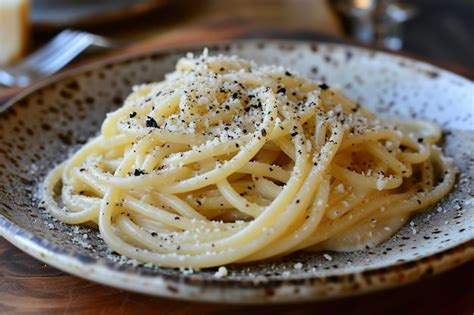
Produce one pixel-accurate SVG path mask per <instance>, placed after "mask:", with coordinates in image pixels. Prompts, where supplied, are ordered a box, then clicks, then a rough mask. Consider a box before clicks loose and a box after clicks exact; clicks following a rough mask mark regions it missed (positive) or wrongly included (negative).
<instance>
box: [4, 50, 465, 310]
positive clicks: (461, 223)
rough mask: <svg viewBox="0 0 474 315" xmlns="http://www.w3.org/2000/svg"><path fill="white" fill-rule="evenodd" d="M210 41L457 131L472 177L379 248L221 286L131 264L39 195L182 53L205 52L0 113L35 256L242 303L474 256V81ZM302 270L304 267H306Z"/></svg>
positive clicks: (95, 69) (9, 192)
mask: <svg viewBox="0 0 474 315" xmlns="http://www.w3.org/2000/svg"><path fill="white" fill-rule="evenodd" d="M207 46H208V47H209V49H210V52H211V53H225V54H237V55H239V56H242V57H245V58H250V59H253V60H255V61H256V62H258V63H263V64H270V63H272V64H283V65H285V66H288V67H290V68H293V69H296V70H298V71H300V72H302V73H303V74H305V75H307V76H308V77H310V78H313V79H317V80H321V81H324V82H327V83H329V84H331V85H337V86H340V87H341V88H342V89H343V90H344V91H345V93H346V94H348V95H349V96H351V97H353V98H355V99H357V100H359V101H360V102H362V103H363V104H366V105H367V106H369V107H371V108H373V109H375V110H377V111H378V112H381V113H384V114H396V115H399V116H417V117H423V118H427V119H432V120H435V121H437V122H438V123H439V124H441V125H442V126H443V128H444V129H445V135H446V136H445V150H446V151H447V153H448V154H449V155H451V156H452V157H454V159H455V161H456V164H457V166H458V167H459V169H460V170H461V175H460V177H459V179H458V183H457V184H456V187H455V189H454V191H453V192H452V193H451V194H450V195H449V197H447V198H446V199H445V200H443V201H442V202H441V203H440V204H439V205H436V206H434V207H433V209H432V210H431V211H428V212H426V213H423V214H420V215H418V216H417V217H415V218H414V219H413V223H412V224H411V225H407V226H406V227H404V228H403V229H402V230H401V231H400V232H399V233H397V234H396V235H395V236H394V237H392V238H391V239H390V240H388V241H386V242H385V243H383V244H382V245H381V246H379V247H377V248H375V249H370V250H366V251H359V252H353V253H327V254H329V256H328V255H324V256H323V255H322V254H321V253H304V252H303V253H296V254H293V255H290V256H287V257H284V258H282V259H279V260H275V261H271V262H262V263H257V264H247V265H231V266H229V267H228V270H229V274H228V276H227V277H225V278H221V279H217V278H215V277H214V276H213V274H214V273H215V271H216V270H215V269H208V270H203V271H199V272H194V273H192V274H189V273H188V274H186V273H183V272H181V271H179V270H174V269H166V268H159V267H154V266H143V265H136V264H133V263H130V262H127V261H125V260H123V259H121V257H119V256H116V255H114V254H111V253H110V252H108V250H107V247H106V245H105V244H104V242H103V241H102V240H101V239H100V238H98V237H97V234H96V233H94V232H88V231H87V229H85V228H78V227H72V226H67V225H65V224H62V223H61V222H58V221H55V220H53V219H51V218H50V217H48V216H47V214H46V213H45V212H44V209H41V208H40V207H39V206H38V200H37V198H36V197H35V191H36V190H37V187H38V185H39V183H40V182H41V181H42V180H43V178H44V176H45V174H46V173H47V171H48V170H50V169H51V168H52V167H53V166H54V165H55V164H56V163H57V162H59V161H62V160H64V159H65V158H66V157H67V156H68V154H69V153H70V152H71V151H73V150H75V149H77V148H78V147H79V146H80V145H82V144H83V143H84V142H85V141H86V140H87V139H88V138H89V137H91V136H92V135H94V134H95V133H96V132H97V131H98V130H99V126H100V124H101V122H102V120H103V119H104V116H105V114H106V113H107V112H109V111H111V110H113V109H114V108H116V107H118V106H120V105H121V103H122V100H123V99H124V97H125V96H126V95H127V94H128V93H129V92H130V88H131V86H132V85H134V84H136V83H143V82H149V81H157V80H161V79H162V78H163V75H164V73H166V72H168V71H170V70H172V69H173V66H174V64H175V62H176V60H177V59H178V58H179V57H181V56H183V55H184V54H185V52H187V51H193V52H200V51H202V48H203V47H204V45H203V46H201V47H190V48H189V47H188V48H180V49H175V50H166V51H159V52H153V53H149V54H145V55H140V56H132V57H128V58H126V59H120V60H115V61H112V62H109V63H105V64H96V65H93V66H89V67H85V68H82V69H78V70H74V71H72V72H69V73H65V74H64V75H61V76H58V77H56V78H53V79H51V80H48V81H46V82H44V83H42V84H41V85H40V86H37V87H35V88H33V89H31V90H30V91H28V92H26V93H23V94H22V95H20V96H18V97H16V98H15V99H14V100H13V101H12V102H10V104H9V105H8V108H5V109H4V110H3V111H2V112H1V114H0V176H1V177H0V178H1V180H0V214H1V215H0V232H1V234H3V236H4V237H5V238H7V239H8V240H9V241H11V242H12V243H13V244H15V245H16V246H18V247H19V248H21V249H23V250H24V251H25V252H27V253H29V254H30V255H32V256H35V257H36V258H38V259H40V260H42V261H44V262H46V263H48V264H51V265H53V266H55V267H57V268H59V269H62V270H64V271H67V272H70V273H72V274H75V275H78V276H80V277H83V278H87V279H90V280H93V281H97V282H100V283H104V284H107V285H111V286H114V287H119V288H123V289H127V290H132V291H138V292H144V293H148V294H153V295H159V296H168V297H175V298H181V299H189V300H200V301H216V302H235V303H268V302H288V301H291V302H295V301H303V300H317V299H323V298H327V297H337V296H345V295H351V294H357V293H361V292H367V291H372V290H377V289H381V288H386V287H391V286H395V285H400V284H403V283H408V282H411V281H414V280H417V279H420V278H422V277H424V276H428V275H431V274H434V273H438V272H441V271H444V270H447V269H449V268H453V267H455V266H457V265H459V264H461V263H463V262H466V261H468V260H470V259H472V258H473V257H474V240H473V239H474V198H473V192H472V178H473V175H474V165H473V164H474V163H473V159H472V153H473V147H474V126H473V110H474V99H473V97H474V84H473V82H471V81H469V80H467V79H464V78H462V77H460V76H458V75H455V74H452V73H449V72H447V71H444V70H442V69H439V68H436V67H434V66H431V65H428V64H425V63H421V62H417V61H413V60H409V59H406V58H401V57H398V56H394V55H390V54H386V53H380V52H375V51H369V50H365V49H361V48H355V47H349V46H341V45H332V44H314V43H303V42H275V41H241V42H231V43H218V44H210V45H207ZM85 233H88V234H89V236H88V237H87V238H83V234H85ZM325 257H326V258H325ZM328 257H332V258H331V259H328ZM297 263H301V264H302V268H295V264H297ZM300 266H301V265H300V264H297V267H300Z"/></svg>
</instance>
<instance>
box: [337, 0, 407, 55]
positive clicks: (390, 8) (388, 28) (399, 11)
mask: <svg viewBox="0 0 474 315" xmlns="http://www.w3.org/2000/svg"><path fill="white" fill-rule="evenodd" d="M334 2H335V6H336V9H337V10H338V11H339V12H340V13H341V14H343V16H344V17H345V18H346V19H347V21H348V23H349V31H350V33H351V35H352V36H353V37H354V38H356V39H357V40H360V41H362V42H364V43H375V44H379V45H382V46H384V47H386V48H389V49H394V50H396V49H400V48H401V47H402V45H403V40H402V35H403V33H402V24H403V22H405V21H407V20H408V19H410V18H411V17H413V15H414V14H415V9H414V7H413V6H410V5H407V4H404V3H401V2H400V1H396V0H335V1H334Z"/></svg>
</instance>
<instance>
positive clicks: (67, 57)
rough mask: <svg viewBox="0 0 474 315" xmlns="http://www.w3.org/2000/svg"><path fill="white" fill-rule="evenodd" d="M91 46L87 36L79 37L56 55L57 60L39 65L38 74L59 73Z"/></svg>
mask: <svg viewBox="0 0 474 315" xmlns="http://www.w3.org/2000/svg"><path fill="white" fill-rule="evenodd" d="M90 44H91V43H90V41H89V40H88V38H87V37H86V36H77V37H76V38H74V40H73V41H71V42H70V43H69V45H67V46H66V48H65V49H62V50H61V52H60V53H57V54H55V55H57V57H56V58H54V59H53V60H50V61H49V62H42V63H40V64H38V65H37V67H36V72H37V73H38V74H39V75H41V76H44V75H48V74H51V73H53V72H55V71H57V70H58V69H60V68H62V67H63V66H64V65H66V64H67V63H69V62H70V61H71V60H72V59H74V58H75V57H76V56H77V55H78V54H80V53H81V52H82V51H83V50H84V49H86V48H87V47H88V46H90Z"/></svg>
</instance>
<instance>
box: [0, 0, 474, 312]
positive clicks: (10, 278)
mask: <svg viewBox="0 0 474 315" xmlns="http://www.w3.org/2000/svg"><path fill="white" fill-rule="evenodd" d="M232 1H234V2H235V1H236V0H232ZM245 1H246V2H249V0H245ZM207 2H209V1H207ZM214 2H215V3H217V1H214ZM259 2H260V3H265V1H259ZM267 2H268V1H267ZM277 2H282V1H277ZM298 2H301V3H303V2H304V3H308V1H298ZM294 3H297V2H296V1H295V2H294ZM300 5H301V4H300ZM216 6H219V5H216ZM220 6H221V7H222V6H223V5H222V4H220ZM222 10H223V12H226V10H224V9H222ZM259 10H260V11H256V12H251V11H245V12H244V13H242V14H244V15H246V14H253V15H255V14H256V13H258V12H266V13H265V14H266V15H267V18H269V19H270V20H271V19H277V18H278V19H281V18H283V19H289V17H288V16H291V15H292V14H293V17H292V19H291V21H297V20H298V19H295V16H294V12H293V11H292V12H293V13H292V12H289V13H288V16H286V15H285V16H283V15H282V16H278V17H275V16H276V15H277V13H274V12H273V11H268V10H266V9H265V8H264V7H261V8H260V9H259ZM227 11H228V10H227ZM275 12H276V11H275ZM278 12H280V11H278ZM278 14H281V12H280V13H278ZM314 14H316V13H314ZM315 16H317V14H316V15H315ZM167 19H169V17H168V18H167ZM206 19H207V20H211V17H210V16H209V17H206ZM294 23H296V24H294V25H290V27H286V28H285V31H283V30H282V28H275V27H269V26H268V25H267V27H264V28H258V29H257V28H256V27H255V23H250V22H249V23H243V22H242V20H239V21H238V22H236V20H235V19H234V20H233V22H229V20H227V21H222V20H220V19H219V18H217V19H214V20H212V21H211V22H209V21H208V22H206V23H201V26H200V27H196V26H193V27H192V28H188V27H178V28H176V29H173V30H172V31H167V32H164V33H161V34H159V35H156V36H152V37H150V38H148V39H146V40H139V41H138V42H137V44H136V45H133V46H131V47H129V48H128V49H126V50H122V51H118V52H113V53H109V54H107V55H105V56H101V57H100V58H99V59H101V60H102V59H103V58H113V57H115V56H117V55H126V54H130V53H135V52H140V51H145V50H150V49H156V48H164V47H170V46H175V45H183V44H191V43H199V42H204V41H211V40H219V39H231V38H255V37H260V38H288V39H304V40H319V41H321V40H323V41H324V40H326V41H345V40H341V39H339V38H336V37H335V36H336V35H337V33H338V32H339V30H337V28H338V26H337V23H336V22H331V20H328V21H324V22H321V21H320V22H319V23H320V24H322V25H329V26H331V29H332V30H333V31H329V32H327V30H326V31H325V32H324V34H325V35H321V33H314V32H312V31H308V30H307V29H306V28H304V27H301V25H299V24H298V23H300V22H294ZM334 29H336V30H334ZM124 31H125V30H124ZM402 54H406V53H402ZM408 55H409V56H411V55H410V54H408ZM96 59H97V57H94V56H92V57H90V58H87V59H83V60H82V61H79V62H78V63H76V64H75V65H73V67H74V66H77V65H78V64H83V63H88V62H90V61H91V60H92V61H93V60H96ZM422 59H424V60H425V61H426V58H422ZM428 61H430V62H432V63H436V64H438V65H441V66H442V67H444V68H448V69H449V70H452V71H454V72H457V73H460V74H461V75H464V76H466V77H469V78H474V71H472V70H470V69H469V68H466V67H463V66H462V65H461V66H460V65H452V64H451V63H444V62H442V61H441V62H440V61H439V60H432V59H428ZM17 92H18V89H11V90H3V91H2V90H0V104H1V102H2V98H3V100H5V99H6V98H7V97H9V96H11V95H14V94H15V93H17ZM77 313H81V314H173V315H181V314H241V313H247V314H314V313H318V314H355V315H358V314H364V315H365V314H388V315H390V314H397V315H398V314H409V315H411V314H413V315H415V314H417V315H421V314H430V315H458V314H459V315H464V314H465V315H472V314H474V262H470V263H467V264H465V265H463V266H461V267H459V268H457V269H455V270H451V271H448V272H446V273H444V274H441V275H437V276H434V277H432V278H429V279H424V280H422V281H420V282H417V283H414V284H410V285H407V286H403V287H399V288H394V289H389V290H386V291H382V292H375V293H371V294H366V295H362V296H357V297H351V298H345V299H339V300H331V301H324V302H317V303H303V304H294V305H275V306H235V305H224V304H209V303H194V302H185V301H175V300H170V299H162V298H156V297H150V296H145V295H141V294H135V293H130V292H125V291H121V290H118V289H114V288H110V287H106V286H102V285H99V284H95V283H93V282H90V281H87V280H83V279H80V278H78V277H75V276H72V275H69V274H66V273H64V272H62V271H60V270H58V269H56V268H53V267H50V266H47V265H45V264H44V263H42V262H40V261H38V260H36V259H34V258H32V257H30V256H28V255H27V254H25V253H23V252H21V251H20V250H18V249H16V248H15V247H14V246H12V245H11V244H9V243H8V242H7V241H5V240H4V239H3V238H1V237H0V314H77Z"/></svg>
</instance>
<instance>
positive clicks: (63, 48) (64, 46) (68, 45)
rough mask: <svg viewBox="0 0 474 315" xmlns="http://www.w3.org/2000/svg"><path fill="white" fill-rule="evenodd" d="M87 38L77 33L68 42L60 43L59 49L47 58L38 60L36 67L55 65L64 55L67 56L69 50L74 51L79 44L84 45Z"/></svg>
mask: <svg viewBox="0 0 474 315" xmlns="http://www.w3.org/2000/svg"><path fill="white" fill-rule="evenodd" d="M84 37H85V36H84V35H83V34H82V33H75V34H73V35H72V36H70V37H68V38H67V40H65V41H63V42H61V43H59V45H58V47H56V49H55V50H54V51H53V52H52V53H51V54H50V55H49V56H47V57H45V58H43V59H41V60H38V62H37V63H36V64H35V65H34V67H45V66H46V65H48V64H50V63H54V62H55V61H56V60H57V59H58V58H61V57H62V56H63V55H64V54H67V53H68V51H69V50H71V49H73V47H75V46H76V45H77V44H78V42H79V43H82V41H83V38H84Z"/></svg>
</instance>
